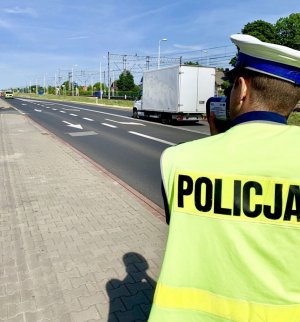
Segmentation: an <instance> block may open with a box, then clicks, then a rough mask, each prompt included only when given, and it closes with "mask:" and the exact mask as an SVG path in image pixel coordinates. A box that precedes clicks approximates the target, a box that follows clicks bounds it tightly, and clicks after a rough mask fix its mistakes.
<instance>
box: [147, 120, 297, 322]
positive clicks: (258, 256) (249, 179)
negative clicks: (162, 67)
mask: <svg viewBox="0 0 300 322" xmlns="http://www.w3.org/2000/svg"><path fill="white" fill-rule="evenodd" d="M161 170H162V177H163V181H164V187H165V190H166V194H167V199H168V204H169V209H170V212H171V220H170V228H169V236H168V242H167V246H166V253H165V257H164V261H163V265H162V269H161V273H160V277H159V280H158V283H157V287H156V291H155V296H154V301H153V306H152V310H151V314H150V318H149V321H150V322H189V321H192V322H198V321H201V322H208V321H209V322H221V321H222V322H225V321H226V322H228V321H236V322H262V321H268V322H296V321H297V322H298V321H300V128H298V127H294V126H286V125H282V124H276V123H271V122H270V123H268V122H248V123H244V124H240V125H237V126H235V127H233V128H231V129H230V130H229V131H227V132H226V133H223V134H220V135H216V136H212V137H209V138H206V139H201V140H196V141H193V142H188V143H185V144H182V145H178V146H175V147H171V148H169V149H167V150H166V151H165V152H164V154H163V155H162V158H161Z"/></svg>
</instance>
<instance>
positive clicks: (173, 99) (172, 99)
mask: <svg viewBox="0 0 300 322" xmlns="http://www.w3.org/2000/svg"><path fill="white" fill-rule="evenodd" d="M141 86H142V93H141V96H142V98H141V100H139V101H135V102H134V105H133V111H132V113H133V115H132V116H133V117H134V118H138V117H148V118H157V119H160V120H161V121H162V123H167V124H170V123H171V122H173V121H198V120H199V119H201V118H202V116H203V114H205V113H206V102H207V100H208V99H209V98H210V97H212V96H214V94H215V68H211V67H202V66H189V65H182V66H173V67H167V68H162V69H156V70H149V71H145V72H144V74H143V80H142V84H141Z"/></svg>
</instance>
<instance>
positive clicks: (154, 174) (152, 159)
mask: <svg viewBox="0 0 300 322" xmlns="http://www.w3.org/2000/svg"><path fill="white" fill-rule="evenodd" d="M9 102H10V103H11V105H13V106H14V107H16V108H17V109H18V110H19V111H21V112H22V113H26V114H27V115H28V116H29V117H30V118H31V119H32V120H34V121H35V122H37V123H38V124H40V125H42V126H43V127H44V128H46V129H47V130H48V131H50V132H52V133H54V134H55V135H57V136H58V137H60V138H61V139H63V140H64V141H66V142H68V143H69V144H71V145H72V146H74V147H75V148H76V149H78V150H79V151H81V152H82V153H84V154H85V155H87V156H88V157H90V158H91V159H93V160H94V161H95V162H97V163H98V164H100V165H101V166H103V167H104V168H105V169H107V170H108V171H110V172H111V173H113V174H114V175H115V176H117V177H118V178H120V179H121V180H123V181H124V182H126V183H127V184H128V185H130V186H131V187H133V188H134V189H136V190H137V191H139V192H140V193H141V194H143V195H144V196H146V197H147V198H149V199H150V200H152V201H153V202H154V203H156V204H157V205H159V206H160V207H163V204H162V199H161V193H160V183H161V179H160V167H159V163H160V156H161V153H162V152H163V151H164V149H166V148H167V147H169V146H172V145H175V144H178V143H182V142H187V141H191V140H195V139H199V138H203V137H206V136H207V135H208V131H209V130H208V126H207V124H206V123H205V122H203V123H199V124H194V125H178V126H170V125H162V124H160V123H157V122H151V121H150V122H149V121H145V120H140V119H138V120H137V119H133V118H131V110H129V109H118V108H107V107H104V106H95V105H83V104H75V103H69V102H66V103H64V102H55V101H44V100H43V101H38V100H30V99H21V98H14V99H13V100H11V101H9Z"/></svg>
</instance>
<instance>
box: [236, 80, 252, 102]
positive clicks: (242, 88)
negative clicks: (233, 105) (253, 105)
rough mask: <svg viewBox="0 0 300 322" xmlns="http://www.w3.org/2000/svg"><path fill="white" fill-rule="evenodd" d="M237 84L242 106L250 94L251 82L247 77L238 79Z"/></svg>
mask: <svg viewBox="0 0 300 322" xmlns="http://www.w3.org/2000/svg"><path fill="white" fill-rule="evenodd" d="M235 81H236V82H237V84H236V85H237V87H238V98H239V100H240V103H241V104H242V103H243V102H244V101H245V100H246V98H247V95H248V93H249V85H250V84H249V80H248V79H246V78H245V77H242V76H240V77H237V79H236V80H235Z"/></svg>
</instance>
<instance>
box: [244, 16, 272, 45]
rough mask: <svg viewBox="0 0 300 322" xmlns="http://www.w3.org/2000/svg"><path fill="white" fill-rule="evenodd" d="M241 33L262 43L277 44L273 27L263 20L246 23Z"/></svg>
mask: <svg viewBox="0 0 300 322" xmlns="http://www.w3.org/2000/svg"><path fill="white" fill-rule="evenodd" d="M242 33H243V34H246V35H250V36H253V37H256V38H258V39H259V40H261V41H264V42H269V43H277V42H278V40H277V34H276V30H275V26H274V25H272V24H271V23H269V22H266V21H264V20H255V21H253V22H249V23H247V24H246V25H245V27H244V28H243V29H242Z"/></svg>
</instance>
